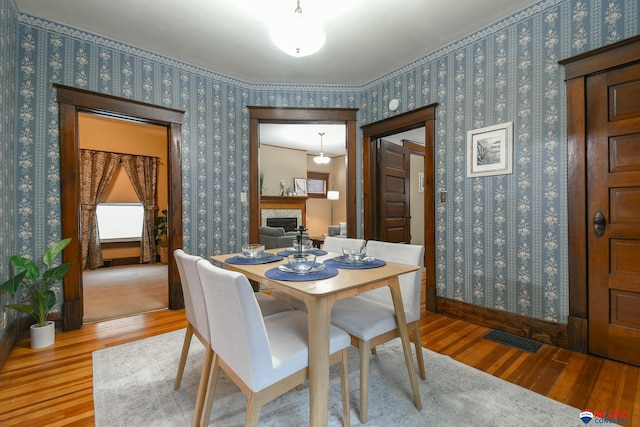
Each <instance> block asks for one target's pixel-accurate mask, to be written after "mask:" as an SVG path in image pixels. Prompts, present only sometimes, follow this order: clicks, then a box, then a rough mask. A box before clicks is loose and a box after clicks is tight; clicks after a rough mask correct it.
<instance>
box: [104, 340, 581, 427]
mask: <svg viewBox="0 0 640 427" xmlns="http://www.w3.org/2000/svg"><path fill="white" fill-rule="evenodd" d="M183 337H184V330H180V331H175V332H170V333H167V334H163V335H158V336H155V337H151V338H146V339H143V340H140V341H135V342H131V343H128V344H123V345H120V346H116V347H110V348H107V349H103V350H99V351H96V352H94V353H93V389H94V392H93V393H94V405H95V421H96V425H97V426H134V425H135V426H154V427H156V426H185V427H186V426H189V425H190V424H191V417H192V413H193V407H194V405H195V400H196V393H197V388H198V381H199V378H200V370H201V367H202V358H203V355H204V347H203V346H202V344H201V343H200V341H198V340H197V339H196V338H194V340H193V341H192V343H191V350H190V352H189V358H188V360H187V366H186V368H185V374H184V377H183V380H182V387H181V388H180V389H179V390H177V391H174V390H173V383H174V380H175V375H176V370H177V366H178V359H179V357H180V351H181V346H182V340H183ZM377 349H378V352H377V355H375V356H374V355H372V356H371V366H370V368H371V370H370V389H369V421H368V422H367V424H366V425H367V426H369V427H375V426H380V427H388V426H491V427H499V426H509V427H512V426H564V427H566V426H569V427H571V426H579V425H584V424H583V423H582V422H581V421H580V418H579V414H580V410H579V409H576V408H572V407H570V406H567V405H564V404H562V403H559V402H556V401H554V400H551V399H548V398H547V397H545V396H542V395H539V394H537V393H534V392H532V391H529V390H526V389H524V388H522V387H519V386H517V385H514V384H511V383H509V382H506V381H503V380H500V379H499V378H496V377H493V376H491V375H489V374H485V373H484V372H481V371H479V370H477V369H474V368H471V367H468V366H466V365H464V364H461V363H459V362H457V361H455V360H453V359H451V358H450V357H448V356H443V355H440V354H438V353H434V352H432V351H429V350H427V349H425V351H424V355H425V367H426V369H427V379H426V380H421V379H420V378H418V383H419V386H420V393H421V399H422V407H423V409H422V411H418V410H417V409H416V408H415V406H414V405H413V398H412V393H411V386H410V384H409V377H408V375H407V368H406V365H405V362H404V356H403V353H402V345H401V343H400V340H397V339H396V340H393V341H391V342H389V343H386V344H384V345H382V346H379V347H378V348H377ZM349 365H350V366H349V372H350V373H349V381H350V384H349V386H350V395H351V425H355V426H358V425H361V424H360V422H359V419H358V408H359V406H358V401H359V364H358V353H357V350H356V349H355V348H353V347H352V348H350V349H349ZM330 373H331V377H330V378H331V379H330V396H329V425H331V426H341V425H342V403H341V397H340V376H339V371H338V367H337V366H332V367H331V372H330ZM308 391H309V389H308V383H305V385H304V386H303V389H302V390H301V391H296V390H292V391H289V392H287V393H285V394H284V395H283V396H281V397H279V398H277V399H276V400H274V401H272V402H270V403H267V404H266V405H265V406H263V407H262V412H261V416H260V425H261V426H277V427H282V426H296V427H298V426H304V425H309V394H308ZM246 405H247V399H246V397H245V395H244V394H243V393H242V392H241V391H240V390H239V389H238V388H237V387H236V386H235V385H234V384H233V382H231V380H230V379H229V378H228V377H227V376H226V375H225V374H224V373H221V374H220V378H219V380H218V386H217V388H216V395H215V400H214V403H213V409H212V414H211V419H210V423H209V425H211V426H241V425H244V416H245V411H246Z"/></svg>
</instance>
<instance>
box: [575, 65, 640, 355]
mask: <svg viewBox="0 0 640 427" xmlns="http://www.w3.org/2000/svg"><path fill="white" fill-rule="evenodd" d="M587 110H588V112H587V120H588V129H589V133H588V141H587V157H588V158H587V161H588V172H587V189H588V191H587V215H588V216H590V218H589V219H590V223H591V224H592V226H593V229H592V230H589V231H590V232H589V237H588V253H589V256H588V264H589V267H588V270H589V351H590V352H591V353H594V354H598V355H601V356H604V357H608V358H611V359H616V360H620V361H623V362H627V363H631V364H634V365H640V64H635V65H631V66H628V67H625V68H621V69H617V70H613V71H609V72H607V73H602V74H597V75H594V76H592V77H589V79H588V81H587Z"/></svg>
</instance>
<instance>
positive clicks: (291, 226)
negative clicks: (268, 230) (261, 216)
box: [267, 218, 298, 231]
mask: <svg viewBox="0 0 640 427" xmlns="http://www.w3.org/2000/svg"><path fill="white" fill-rule="evenodd" d="M267 226H269V227H282V228H284V231H295V230H296V228H298V218H267Z"/></svg>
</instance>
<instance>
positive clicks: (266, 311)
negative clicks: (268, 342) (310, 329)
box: [173, 249, 292, 420]
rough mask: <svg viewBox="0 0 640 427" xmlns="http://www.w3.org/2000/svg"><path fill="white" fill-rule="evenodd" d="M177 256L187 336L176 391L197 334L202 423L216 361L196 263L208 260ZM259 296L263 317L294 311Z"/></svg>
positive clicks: (196, 415) (196, 416) (198, 403)
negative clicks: (201, 348)
mask: <svg viewBox="0 0 640 427" xmlns="http://www.w3.org/2000/svg"><path fill="white" fill-rule="evenodd" d="M174 256H175V260H176V265H177V266H178V273H179V274H180V281H181V283H182V292H183V295H184V308H185V314H186V317H187V328H186V331H185V334H184V342H183V344H182V353H181V354H180V362H179V363H178V372H177V374H176V381H175V384H174V386H173V388H174V389H175V390H177V389H178V388H180V383H181V382H182V375H183V374H184V367H185V364H186V362H187V356H188V355H189V347H190V345H191V337H192V336H193V335H194V334H195V336H196V337H198V339H199V340H200V342H201V343H202V345H204V347H205V349H206V352H205V361H204V363H203V367H202V374H201V375H202V376H201V378H200V387H199V389H198V397H197V399H196V408H195V411H194V420H199V419H200V415H201V414H202V405H203V404H204V394H205V391H206V390H205V387H206V379H207V376H208V373H209V371H208V369H209V368H210V366H211V361H212V360H213V353H212V351H211V346H210V345H209V336H210V334H209V321H208V320H207V312H206V307H205V305H204V294H203V292H202V286H201V284H200V277H199V276H198V270H197V269H196V264H197V263H198V262H206V263H208V261H206V260H203V259H202V257H199V256H195V255H189V254H187V253H185V252H184V251H183V250H182V249H176V250H175V251H174ZM255 297H256V300H257V301H258V304H259V306H260V309H261V312H262V315H263V316H268V315H270V314H273V313H278V312H281V311H287V310H292V308H291V306H289V305H287V304H285V303H284V302H282V301H280V300H277V299H275V298H273V297H271V296H269V295H266V294H262V293H259V292H258V293H255Z"/></svg>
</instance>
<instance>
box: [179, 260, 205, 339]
mask: <svg viewBox="0 0 640 427" xmlns="http://www.w3.org/2000/svg"><path fill="white" fill-rule="evenodd" d="M173 255H174V257H175V260H176V265H177V266H178V273H179V274H180V281H181V282H182V293H183V295H184V311H185V314H186V315H187V320H188V321H189V323H191V325H192V326H193V327H194V328H195V329H196V330H197V331H198V333H199V334H200V335H201V336H202V338H204V339H205V340H207V342H208V341H209V321H208V320H207V309H206V307H205V305H204V295H203V292H202V285H201V284H200V276H199V275H198V270H197V268H196V264H197V263H198V261H204V260H203V259H202V258H201V257H199V256H195V255H189V254H187V253H186V252H184V251H183V250H182V249H176V250H175V251H174V252H173Z"/></svg>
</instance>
